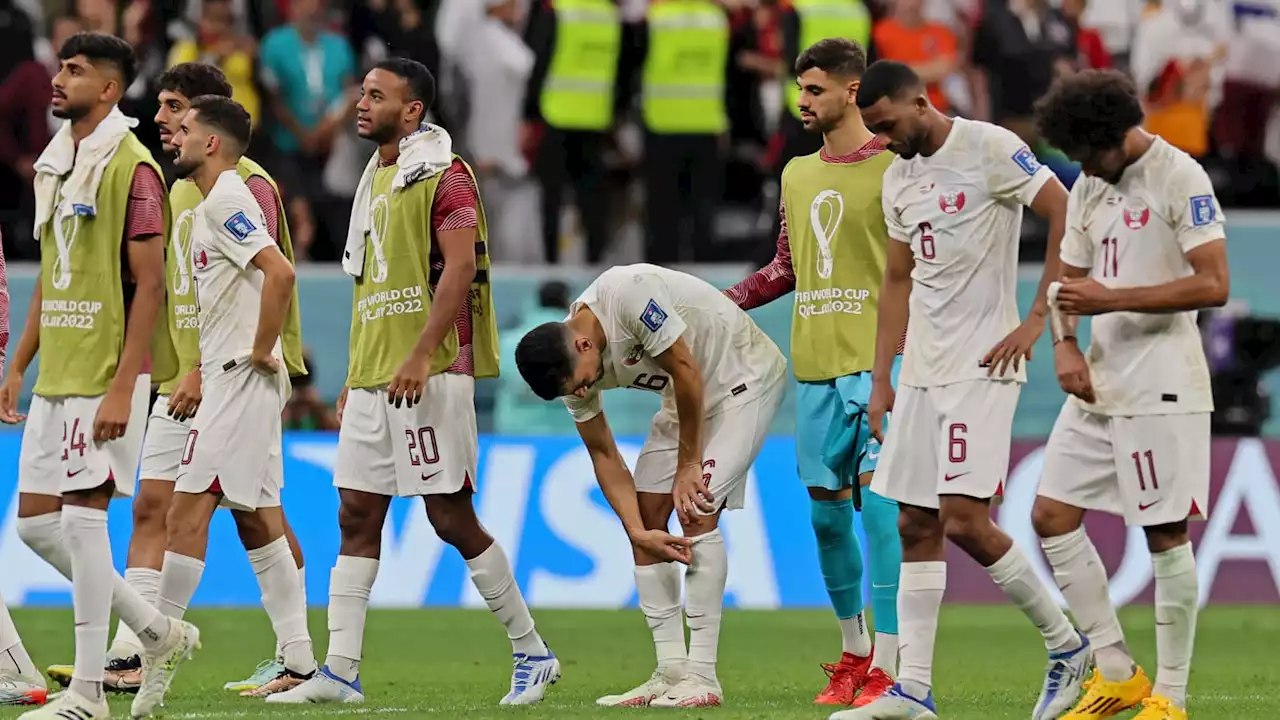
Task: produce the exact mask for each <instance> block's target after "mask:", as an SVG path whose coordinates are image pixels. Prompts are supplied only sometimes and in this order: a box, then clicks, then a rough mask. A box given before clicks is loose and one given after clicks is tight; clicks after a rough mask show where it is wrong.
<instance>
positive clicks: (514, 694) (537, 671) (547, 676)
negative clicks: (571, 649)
mask: <svg viewBox="0 0 1280 720" xmlns="http://www.w3.org/2000/svg"><path fill="white" fill-rule="evenodd" d="M511 657H512V667H511V690H510V691H509V692H508V693H507V695H506V697H504V698H502V700H501V701H500V702H499V703H498V704H499V705H536V704H537V703H538V702H539V701H540V700H542V696H543V695H546V694H547V690H548V689H549V688H550V687H551V686H552V685H555V684H556V681H557V680H559V679H560V661H559V660H557V659H556V655H555V653H553V652H551V649H550V648H548V649H547V654H546V655H541V656H534V655H525V654H524V653H516V654H514V655H512V656H511Z"/></svg>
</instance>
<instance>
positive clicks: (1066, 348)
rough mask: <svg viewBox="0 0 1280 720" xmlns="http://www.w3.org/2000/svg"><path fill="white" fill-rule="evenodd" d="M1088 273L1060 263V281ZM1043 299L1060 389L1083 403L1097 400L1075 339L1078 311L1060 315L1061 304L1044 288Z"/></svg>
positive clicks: (1073, 278) (1074, 278)
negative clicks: (1059, 305) (1049, 319)
mask: <svg viewBox="0 0 1280 720" xmlns="http://www.w3.org/2000/svg"><path fill="white" fill-rule="evenodd" d="M1088 275H1089V269H1088V268H1081V267H1076V266H1074V265H1070V264H1068V263H1065V262H1064V263H1062V277H1063V280H1064V282H1065V281H1066V280H1067V279H1071V280H1078V279H1081V278H1086V277H1088ZM1059 292H1061V290H1059ZM1045 299H1046V302H1052V305H1050V309H1049V312H1050V313H1052V315H1053V319H1054V322H1052V323H1051V326H1052V328H1053V330H1052V337H1053V367H1054V371H1055V372H1056V373H1057V375H1058V385H1059V386H1061V387H1062V390H1063V392H1065V393H1068V394H1070V395H1075V396H1076V397H1078V398H1080V399H1081V400H1083V401H1085V402H1087V403H1090V404H1092V403H1094V402H1097V397H1096V396H1095V395H1094V392H1093V380H1092V379H1090V377H1089V365H1088V363H1086V362H1085V360H1084V353H1082V352H1081V351H1080V345H1079V342H1078V340H1077V338H1078V337H1079V336H1078V335H1077V332H1076V328H1077V326H1078V325H1079V323H1080V317H1079V316H1078V315H1064V314H1063V313H1062V311H1061V308H1060V307H1058V301H1057V299H1056V298H1054V299H1053V300H1052V301H1050V300H1049V297H1048V293H1047V292H1046V293H1045Z"/></svg>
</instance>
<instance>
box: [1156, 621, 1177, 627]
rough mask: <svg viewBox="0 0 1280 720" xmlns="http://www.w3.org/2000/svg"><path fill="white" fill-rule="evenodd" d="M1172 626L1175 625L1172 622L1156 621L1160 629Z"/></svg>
mask: <svg viewBox="0 0 1280 720" xmlns="http://www.w3.org/2000/svg"><path fill="white" fill-rule="evenodd" d="M1172 624H1173V623H1172V622H1160V621H1159V620H1157V621H1156V625H1159V626H1160V627H1167V626H1169V625H1172Z"/></svg>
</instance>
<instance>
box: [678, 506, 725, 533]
mask: <svg viewBox="0 0 1280 720" xmlns="http://www.w3.org/2000/svg"><path fill="white" fill-rule="evenodd" d="M719 526H720V513H719V512H716V513H713V514H711V515H699V514H698V513H690V514H689V518H688V519H687V520H684V521H683V522H681V523H680V528H681V529H682V530H684V535H685V537H698V536H699V535H706V534H707V533H709V532H711V531H712V530H715V529H716V528H717V527H719Z"/></svg>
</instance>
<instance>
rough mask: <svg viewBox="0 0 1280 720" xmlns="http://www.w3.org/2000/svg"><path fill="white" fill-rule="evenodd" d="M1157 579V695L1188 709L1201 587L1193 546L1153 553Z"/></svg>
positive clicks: (1152, 558)
mask: <svg viewBox="0 0 1280 720" xmlns="http://www.w3.org/2000/svg"><path fill="white" fill-rule="evenodd" d="M1151 564H1152V567H1153V568H1154V570H1155V576H1156V659H1157V661H1158V662H1159V667H1158V669H1157V671H1156V683H1155V689H1154V690H1153V691H1152V692H1153V694H1155V695H1163V696H1164V697H1167V698H1169V699H1170V700H1171V701H1173V704H1174V705H1177V706H1178V707H1180V708H1185V707H1186V706H1187V676H1188V675H1190V674H1191V653H1192V650H1193V648H1194V646H1195V640H1196V614H1197V613H1198V612H1199V609H1200V604H1199V584H1198V581H1197V579H1196V558H1195V555H1194V554H1193V553H1192V550H1191V543H1187V544H1186V545H1180V546H1178V547H1176V548H1174V549H1172V550H1166V551H1164V552H1161V553H1154V554H1152V556H1151Z"/></svg>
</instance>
